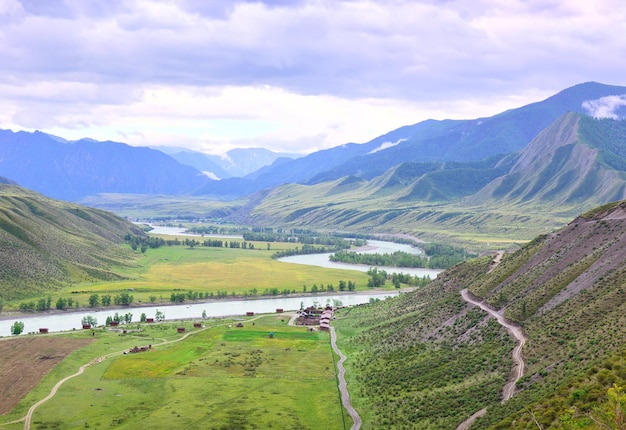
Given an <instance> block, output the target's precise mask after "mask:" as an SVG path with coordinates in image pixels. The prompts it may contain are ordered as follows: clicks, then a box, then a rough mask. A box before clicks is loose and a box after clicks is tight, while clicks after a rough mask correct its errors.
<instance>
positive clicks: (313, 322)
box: [296, 306, 334, 331]
mask: <svg viewBox="0 0 626 430" xmlns="http://www.w3.org/2000/svg"><path fill="white" fill-rule="evenodd" d="M298 315H299V316H298V318H297V319H296V325H304V326H309V327H311V326H319V329H320V330H324V331H328V330H330V322H331V320H332V319H333V315H334V312H333V309H332V308H331V307H330V306H327V307H326V309H316V308H314V307H312V306H310V307H308V308H306V309H304V310H301V311H298Z"/></svg>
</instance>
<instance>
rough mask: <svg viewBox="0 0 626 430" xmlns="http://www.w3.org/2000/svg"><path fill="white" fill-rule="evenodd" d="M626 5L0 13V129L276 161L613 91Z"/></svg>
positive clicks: (58, 5) (129, 1)
mask: <svg viewBox="0 0 626 430" xmlns="http://www.w3.org/2000/svg"><path fill="white" fill-rule="evenodd" d="M624 22H626V3H624V2H622V1H619V0H598V1H594V2H571V1H566V0H562V1H557V0H552V1H548V2H546V1H539V0H532V1H522V0H497V1H496V0H477V1H469V0H450V1H445V2H440V1H434V0H422V1H408V0H407V1H403V0H395V1H391V2H389V1H382V0H349V1H348V0H346V1H332V2H328V1H324V0H297V1H288V0H282V1H269V0H267V1H265V2H261V1H235V2H232V1H225V0H219V1H211V2H206V1H200V0H162V1H156V0H125V1H108V2H98V1H85V0H55V1H52V0H50V1H48V0H46V2H41V1H37V0H28V1H26V0H23V1H22V2H17V1H16V0H0V23H1V24H2V25H0V57H1V58H2V59H3V60H2V62H0V100H2V103H3V111H2V112H0V128H18V129H19V128H24V129H33V128H43V129H46V131H50V132H54V133H55V134H58V135H60V136H63V137H68V138H74V137H78V135H79V134H80V135H81V136H80V137H82V136H90V137H94V138H96V139H114V140H128V141H129V143H131V144H136V145H139V144H153V143H156V142H158V143H162V144H167V145H172V144H180V145H188V146H189V147H190V148H192V149H205V150H212V151H218V150H222V149H224V148H225V149H226V150H227V149H231V148H232V147H234V146H236V145H241V144H247V145H250V146H267V147H268V148H270V149H274V150H281V151H289V152H309V151H312V150H317V149H322V148H327V147H329V146H336V145H340V144H343V143H346V142H349V141H353V142H354V141H356V142H364V141H367V140H370V139H372V138H374V137H376V136H378V135H380V134H383V133H385V132H388V131H390V130H391V129H393V128H395V127H398V126H401V125H406V124H412V123H416V122H419V121H421V120H424V119H427V118H439V119H442V118H476V117H480V116H489V115H493V114H496V113H498V112H500V111H502V110H505V109H509V108H513V107H517V106H521V105H523V104H526V103H530V102H533V101H537V100H540V99H542V98H545V97H547V96H549V95H552V94H554V93H555V92H557V91H560V90H562V89H564V88H566V87H568V86H571V85H574V84H577V83H580V82H585V81H591V80H593V81H599V82H604V83H609V84H620V83H623V81H622V80H623V79H624V78H623V73H622V71H623V70H626V56H624V55H619V53H620V52H626V38H623V37H618V36H617V35H618V34H621V33H620V32H619V31H620V29H624Z"/></svg>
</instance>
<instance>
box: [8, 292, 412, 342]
mask: <svg viewBox="0 0 626 430" xmlns="http://www.w3.org/2000/svg"><path fill="white" fill-rule="evenodd" d="M414 290H415V287H407V288H401V289H383V288H372V289H369V290H359V291H330V292H329V291H325V292H318V293H304V292H299V293H294V294H289V295H282V294H280V295H276V296H254V297H244V296H229V297H224V298H219V299H217V298H214V299H202V300H196V301H190V302H183V303H174V302H165V301H164V302H160V303H151V302H138V303H133V304H132V305H130V306H123V305H112V306H98V307H95V308H89V307H86V308H77V309H67V310H59V309H51V310H48V311H42V312H36V311H35V312H23V311H3V312H2V313H0V321H7V320H15V319H20V318H22V319H23V318H31V317H53V316H60V315H71V314H81V313H104V312H120V311H122V312H130V311H133V310H141V309H148V308H154V307H159V308H161V307H162V308H164V309H167V308H169V307H173V306H187V307H196V308H197V307H198V306H200V305H203V304H205V305H215V304H220V303H221V304H228V303H230V302H254V301H257V300H281V299H303V298H306V299H313V300H315V299H324V300H326V298H327V297H333V296H335V297H336V296H385V295H396V294H398V293H408V292H411V291H414ZM285 310H287V309H285ZM0 336H2V334H0Z"/></svg>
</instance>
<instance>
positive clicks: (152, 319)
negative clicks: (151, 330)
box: [146, 318, 154, 323]
mask: <svg viewBox="0 0 626 430" xmlns="http://www.w3.org/2000/svg"><path fill="white" fill-rule="evenodd" d="M146 322H147V323H153V322H154V318H146Z"/></svg>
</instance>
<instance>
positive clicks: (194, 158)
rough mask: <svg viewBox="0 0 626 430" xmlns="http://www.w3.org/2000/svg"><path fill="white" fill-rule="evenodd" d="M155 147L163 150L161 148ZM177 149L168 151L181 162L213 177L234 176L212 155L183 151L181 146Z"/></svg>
mask: <svg viewBox="0 0 626 430" xmlns="http://www.w3.org/2000/svg"><path fill="white" fill-rule="evenodd" d="M155 149H158V150H162V149H160V148H155ZM175 149H176V151H175V152H166V153H167V154H168V155H169V156H170V157H172V158H173V159H174V160H176V161H178V162H179V163H180V164H184V165H186V166H191V167H193V168H196V169H198V170H199V171H201V172H202V173H204V174H205V175H206V176H208V177H209V178H211V179H225V178H230V177H231V176H233V175H231V174H230V173H228V172H227V171H226V170H224V169H223V168H222V166H220V164H219V163H217V162H215V161H214V158H213V156H211V155H208V154H204V153H202V152H196V151H188V150H184V151H181V150H180V148H175ZM164 152H165V151H164Z"/></svg>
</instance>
